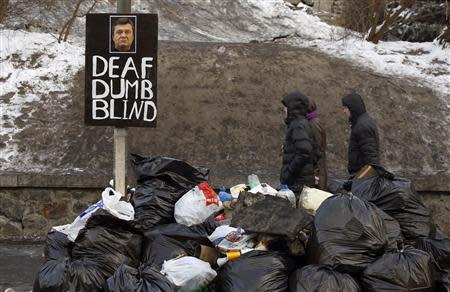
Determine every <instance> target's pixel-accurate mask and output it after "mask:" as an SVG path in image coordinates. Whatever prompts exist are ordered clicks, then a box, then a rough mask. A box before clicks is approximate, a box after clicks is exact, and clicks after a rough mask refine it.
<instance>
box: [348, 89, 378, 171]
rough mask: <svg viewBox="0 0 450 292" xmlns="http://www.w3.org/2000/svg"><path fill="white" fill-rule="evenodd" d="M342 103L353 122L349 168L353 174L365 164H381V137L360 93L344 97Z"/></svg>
mask: <svg viewBox="0 0 450 292" xmlns="http://www.w3.org/2000/svg"><path fill="white" fill-rule="evenodd" d="M342 105H343V107H344V108H343V109H344V112H345V113H346V115H347V117H349V121H350V124H351V133H350V141H349V144H348V166H347V169H348V172H349V174H350V175H353V174H355V173H357V172H358V171H359V170H361V168H363V167H364V166H365V165H368V164H369V165H379V164H380V159H379V146H380V139H379V135H378V127H377V124H376V122H375V121H374V120H373V119H372V118H371V117H370V116H369V114H368V113H367V112H366V106H365V105H364V101H363V99H362V97H361V96H360V95H359V94H356V93H352V94H349V95H346V96H344V97H342Z"/></svg>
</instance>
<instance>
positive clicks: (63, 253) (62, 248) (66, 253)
mask: <svg viewBox="0 0 450 292" xmlns="http://www.w3.org/2000/svg"><path fill="white" fill-rule="evenodd" d="M72 247H73V242H71V241H70V240H69V239H68V238H67V235H66V234H64V233H61V232H59V231H54V230H52V231H50V232H49V233H48V234H47V240H46V243H45V248H44V256H45V260H57V259H60V258H66V257H69V258H70V252H71V250H72Z"/></svg>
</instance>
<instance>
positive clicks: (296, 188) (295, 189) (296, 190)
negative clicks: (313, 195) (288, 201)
mask: <svg viewBox="0 0 450 292" xmlns="http://www.w3.org/2000/svg"><path fill="white" fill-rule="evenodd" d="M289 189H290V190H291V191H293V192H294V194H295V206H296V207H297V208H298V201H299V199H300V194H301V193H302V191H303V184H293V185H291V186H289Z"/></svg>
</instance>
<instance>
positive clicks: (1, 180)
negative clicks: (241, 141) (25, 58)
mask: <svg viewBox="0 0 450 292" xmlns="http://www.w3.org/2000/svg"><path fill="white" fill-rule="evenodd" d="M108 180H109V178H108V177H106V176H82V175H59V176H58V175H26V174H22V175H17V174H15V175H1V176H0V198H1V199H0V240H5V239H8V240H12V239H15V240H21V239H44V238H45V236H46V234H47V232H48V231H49V230H50V228H51V227H52V226H57V225H64V224H68V223H71V222H72V221H73V220H74V219H75V218H76V217H77V216H78V214H79V213H80V212H82V211H84V210H85V209H86V208H87V207H88V206H90V205H91V204H93V203H95V202H97V201H98V200H100V199H101V193H102V191H103V189H104V187H105V186H106V185H107V182H108ZM414 183H415V186H416V188H417V190H418V191H419V193H420V194H421V195H422V196H423V199H424V203H425V204H426V205H427V206H428V207H429V208H430V210H431V212H432V216H433V218H434V220H435V223H436V224H438V226H439V227H440V228H441V229H443V230H444V231H445V232H446V233H448V234H450V216H448V214H449V212H450V193H449V192H443V191H441V189H442V186H443V184H439V186H434V187H433V186H432V185H430V184H429V180H428V179H427V178H417V179H415V181H414ZM213 187H215V188H218V186H213ZM228 187H229V186H228ZM447 187H449V186H448V185H447Z"/></svg>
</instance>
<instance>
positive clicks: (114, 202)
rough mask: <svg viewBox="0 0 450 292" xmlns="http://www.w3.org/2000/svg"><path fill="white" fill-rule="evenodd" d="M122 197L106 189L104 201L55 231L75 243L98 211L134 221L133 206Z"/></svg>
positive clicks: (55, 228) (110, 189) (103, 194)
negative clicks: (81, 231) (103, 210)
mask: <svg viewBox="0 0 450 292" xmlns="http://www.w3.org/2000/svg"><path fill="white" fill-rule="evenodd" d="M121 197H122V194H121V193H119V192H116V191H114V190H113V189H112V188H106V189H105V190H104V191H103V193H102V199H101V200H100V201H98V202H97V203H95V204H93V205H91V206H89V208H87V209H86V210H84V211H83V212H81V213H80V215H79V216H78V217H77V218H75V220H74V221H73V222H72V224H68V225H63V226H55V227H53V229H54V230H58V231H60V232H62V233H65V234H67V238H68V239H69V240H70V241H75V239H76V238H77V236H78V233H79V232H80V230H81V229H83V228H84V226H85V225H86V222H87V220H88V219H89V218H90V217H91V215H92V214H93V213H94V212H95V211H97V210H98V209H105V210H107V211H108V212H109V213H111V214H112V215H113V216H115V217H117V218H120V219H122V220H127V221H129V220H133V219H134V208H133V205H131V204H130V203H128V202H124V201H120V198H121Z"/></svg>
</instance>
